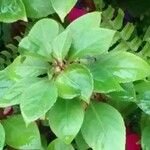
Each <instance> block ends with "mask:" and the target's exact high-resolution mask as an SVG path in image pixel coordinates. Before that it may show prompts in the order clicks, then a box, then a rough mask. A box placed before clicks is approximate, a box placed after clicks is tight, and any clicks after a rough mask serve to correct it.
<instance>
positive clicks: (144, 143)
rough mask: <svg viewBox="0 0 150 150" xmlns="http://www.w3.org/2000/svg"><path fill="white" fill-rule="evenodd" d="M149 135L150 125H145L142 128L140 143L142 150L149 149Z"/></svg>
mask: <svg viewBox="0 0 150 150" xmlns="http://www.w3.org/2000/svg"><path fill="white" fill-rule="evenodd" d="M149 135H150V127H149V126H147V127H145V128H144V129H143V130H142V139H141V145H142V149H143V150H149V149H150V143H149Z"/></svg>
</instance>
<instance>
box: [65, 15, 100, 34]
mask: <svg viewBox="0 0 150 150" xmlns="http://www.w3.org/2000/svg"><path fill="white" fill-rule="evenodd" d="M100 22H101V13H100V12H91V13H87V14H86V15H83V16H81V17H79V18H78V19H76V20H75V21H73V22H72V23H71V24H70V25H69V26H68V27H67V28H68V29H69V30H71V31H72V32H71V33H72V34H75V33H76V32H79V30H83V29H85V28H87V29H90V28H98V27H99V26H100Z"/></svg>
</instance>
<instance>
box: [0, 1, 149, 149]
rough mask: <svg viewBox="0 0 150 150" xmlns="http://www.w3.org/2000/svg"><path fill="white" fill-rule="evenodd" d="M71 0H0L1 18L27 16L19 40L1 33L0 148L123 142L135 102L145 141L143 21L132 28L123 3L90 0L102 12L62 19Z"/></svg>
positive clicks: (122, 146) (144, 144)
mask: <svg viewBox="0 0 150 150" xmlns="http://www.w3.org/2000/svg"><path fill="white" fill-rule="evenodd" d="M76 2H77V0H69V1H66V0H61V1H60V0H43V1H39V0H38V1H37V0H36V1H35V0H33V1H29V0H8V1H5V0H1V1H0V21H1V23H2V24H5V23H10V25H12V22H16V21H18V20H23V21H27V23H25V25H24V27H25V30H21V31H20V32H19V34H20V35H19V36H20V37H19V40H18V42H14V40H11V44H9V45H7V44H6V43H8V42H4V37H3V36H2V35H1V37H0V38H1V43H3V45H2V46H1V49H0V54H1V55H0V67H1V68H0V69H1V71H0V108H1V109H2V111H6V109H7V108H8V107H11V108H12V109H13V114H11V115H10V116H9V114H10V112H7V113H5V114H7V115H4V113H3V114H2V115H0V120H1V121H0V149H9V148H14V149H29V150H31V149H39V150H41V149H47V150H60V149H64V150H73V149H79V150H82V149H84V150H85V149H88V148H92V149H93V150H100V149H103V150H110V149H114V150H125V144H126V143H125V142H126V133H125V132H126V126H128V125H129V126H133V125H135V124H134V123H133V120H134V119H131V117H135V111H137V108H140V109H138V110H140V111H139V114H140V115H137V114H136V116H138V117H137V118H136V121H137V120H138V121H137V122H138V123H136V125H135V126H137V130H136V132H139V133H140V130H139V128H140V127H141V136H142V138H141V145H142V148H143V149H144V150H146V149H150V146H149V142H148V138H149V136H148V135H149V132H150V128H149V115H150V103H149V98H150V83H149V82H150V80H149V77H150V65H149V63H150V62H149V57H150V55H149V47H150V40H149V37H150V36H149V29H147V32H146V34H145V36H144V37H142V36H143V35H144V33H142V34H141V35H140V36H139V35H138V29H137V28H136V26H135V25H134V24H131V23H127V24H124V22H123V21H124V12H123V10H121V9H119V10H118V9H114V8H112V7H111V6H109V7H107V8H104V9H103V4H104V2H103V1H97V0H95V1H94V2H95V5H96V8H97V10H102V9H103V11H102V12H99V11H94V12H90V13H87V14H86V15H83V16H82V17H80V18H78V19H76V20H75V21H73V22H71V23H68V20H67V15H68V13H69V12H70V11H71V9H72V8H73V7H74V6H75V4H76ZM116 12H117V13H116ZM115 13H116V14H115ZM1 31H2V30H1ZM3 34H5V32H4V33H3ZM10 35H11V33H10ZM6 36H7V35H6ZM11 38H12V39H13V38H14V37H11ZM6 41H7V40H6ZM9 42H10V41H9ZM143 43H145V44H144V45H143ZM6 47H8V48H7V49H6ZM5 49H6V50H5ZM139 49H140V50H139ZM1 109H0V110H1ZM140 116H142V117H141V118H140ZM139 124H141V126H140V127H139ZM49 136H50V137H49ZM114 137H115V138H114Z"/></svg>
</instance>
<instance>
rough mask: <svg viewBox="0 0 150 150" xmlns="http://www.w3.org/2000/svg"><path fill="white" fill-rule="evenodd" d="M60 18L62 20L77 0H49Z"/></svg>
mask: <svg viewBox="0 0 150 150" xmlns="http://www.w3.org/2000/svg"><path fill="white" fill-rule="evenodd" d="M50 1H51V3H52V6H53V8H54V10H55V11H56V13H57V14H58V15H59V17H60V19H61V20H62V21H64V18H65V17H66V15H67V14H68V13H69V12H70V11H71V9H72V8H73V6H74V5H75V4H76V2H77V0H69V1H68V0H61V1H60V0H50Z"/></svg>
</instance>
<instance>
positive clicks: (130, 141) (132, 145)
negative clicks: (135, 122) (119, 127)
mask: <svg viewBox="0 0 150 150" xmlns="http://www.w3.org/2000/svg"><path fill="white" fill-rule="evenodd" d="M126 134H127V135H126V150H140V149H141V145H140V144H139V141H140V136H139V135H138V134H136V133H132V132H131V131H130V129H129V128H127V133H126Z"/></svg>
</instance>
